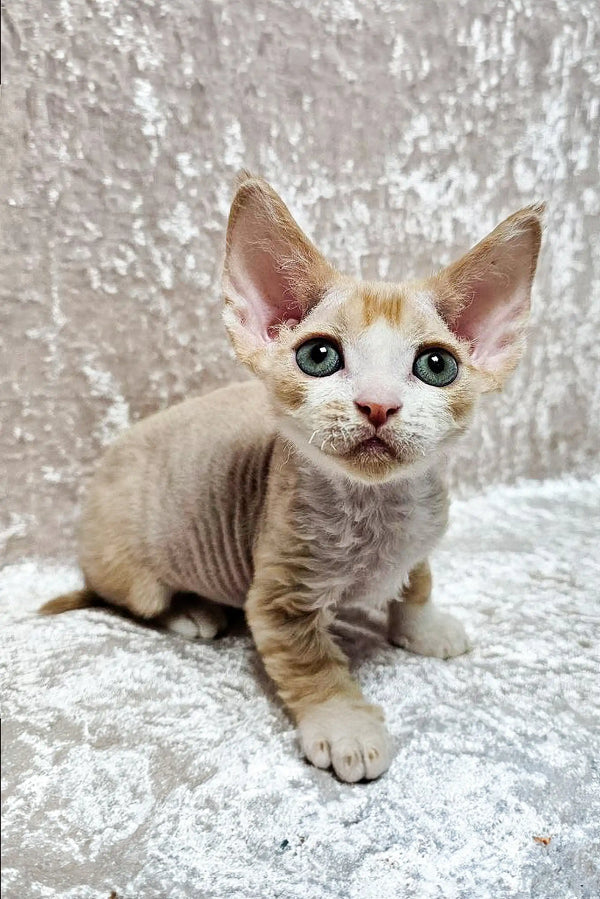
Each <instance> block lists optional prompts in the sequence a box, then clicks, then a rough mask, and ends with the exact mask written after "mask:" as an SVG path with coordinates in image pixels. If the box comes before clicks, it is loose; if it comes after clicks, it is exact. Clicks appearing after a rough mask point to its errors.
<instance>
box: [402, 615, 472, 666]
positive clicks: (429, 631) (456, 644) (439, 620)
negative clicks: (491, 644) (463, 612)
mask: <svg viewBox="0 0 600 899" xmlns="http://www.w3.org/2000/svg"><path fill="white" fill-rule="evenodd" d="M389 638H390V641H391V642H392V643H394V644H395V645H396V646H401V647H402V649H408V650H409V651H410V652H416V653H419V655H422V656H435V658H437V659H451V658H454V656H460V655H462V654H463V653H464V652H468V651H469V650H470V649H471V644H470V643H469V638H468V637H467V635H466V633H465V629H464V627H463V626H462V624H461V623H460V621H458V619H457V618H454V616H453V615H449V614H448V613H447V612H440V611H438V609H436V607H435V606H434V605H433V604H432V603H431V602H426V603H423V605H418V604H417V603H403V602H393V603H391V605H390V629H389Z"/></svg>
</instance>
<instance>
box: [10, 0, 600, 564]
mask: <svg viewBox="0 0 600 899" xmlns="http://www.w3.org/2000/svg"><path fill="white" fill-rule="evenodd" d="M598 19H599V12H598V4H597V3H596V2H590V3H577V2H572V0H568V2H567V0H556V2H550V0H546V2H533V0H522V2H514V3H509V2H498V0H463V2H456V3H453V2H450V3H449V2H446V0H438V2H435V0H427V2H423V3H414V2H412V0H406V2H392V0H375V2H371V0H370V2H366V0H365V2H353V0H345V2H321V3H315V2H310V0H292V2H290V0H274V2H270V3H267V2H248V0H237V2H233V0H232V2H225V3H223V2H216V0H214V2H210V0H203V2H198V0H162V2H144V0H96V2H83V0H61V2H55V3H47V2H44V0H21V2H14V0H13V2H11V0H7V3H6V9H3V30H2V41H3V51H4V52H3V79H4V82H5V83H4V86H3V89H2V96H1V129H2V134H1V142H0V152H1V158H0V163H1V165H0V186H1V189H0V199H1V205H0V234H1V246H0V251H1V252H0V264H1V266H2V269H1V277H0V291H1V306H0V312H1V321H0V352H1V360H2V362H1V366H2V370H1V383H0V403H1V423H2V433H1V437H0V454H1V456H0V458H1V460H2V461H1V468H0V474H1V475H2V479H3V480H4V479H6V487H7V500H6V501H3V502H2V506H1V508H0V534H1V537H2V539H1V542H0V551H1V552H2V554H3V557H4V559H6V560H11V559H16V558H17V557H19V556H21V555H22V554H23V553H25V552H32V551H33V552H36V553H39V554H42V555H64V556H70V555H71V554H72V552H73V523H74V521H75V518H76V509H77V502H78V500H79V498H80V496H81V490H82V486H83V484H84V482H85V478H84V476H85V475H86V474H87V473H88V472H89V470H90V468H91V466H92V464H93V461H94V459H95V458H96V457H97V456H98V453H99V451H100V449H101V446H102V444H104V443H106V442H107V441H108V440H110V439H111V437H112V436H113V435H114V434H116V433H117V432H118V430H119V429H120V428H122V427H123V426H125V425H126V424H127V423H128V422H129V421H132V420H135V419H137V418H138V417H139V416H140V415H145V414H147V413H149V412H151V411H153V410H155V409H157V408H159V407H162V406H165V405H168V404H170V403H172V402H174V401H177V400H179V399H181V398H183V397H185V396H187V395H189V394H191V393H196V392H200V391H204V390H207V389H209V388H211V387H212V386H214V385H215V384H217V383H221V382H223V381H226V380H228V379H230V378H232V377H233V376H234V375H236V374H237V369H236V365H235V363H234V361H233V357H232V354H231V351H230V350H229V348H228V345H227V342H226V339H225V336H224V333H223V329H222V326H221V323H220V315H219V297H218V276H219V267H220V257H221V251H222V236H223V229H224V225H225V220H226V214H227V207H228V201H229V198H230V194H231V186H232V181H233V177H234V174H235V172H236V171H237V169H238V168H239V167H241V166H242V165H245V166H248V167H250V168H252V169H254V170H256V171H258V172H260V173H262V174H263V175H265V176H266V177H267V178H268V179H270V180H271V181H272V182H273V184H274V185H275V187H276V188H277V189H278V190H279V191H280V192H281V193H282V195H283V196H284V198H285V199H286V200H287V202H288V203H289V205H290V206H291V208H292V211H293V212H294V213H295V214H296V216H297V218H298V219H299V221H300V223H301V224H302V225H303V226H304V227H305V228H306V229H307V230H308V232H309V233H310V234H311V235H312V236H313V237H314V239H315V240H316V242H317V244H318V245H319V246H320V247H321V248H322V249H323V250H324V251H325V252H326V253H328V254H329V256H330V257H331V259H332V260H333V261H334V262H335V263H336V264H337V265H338V266H340V267H341V268H342V269H345V270H348V271H350V272H352V273H361V272H362V273H363V274H364V275H366V276H369V277H373V276H375V277H385V278H390V279H393V278H402V277H405V276H406V275H410V274H413V273H423V272H427V271H429V270H430V269H431V268H433V267H436V266H438V265H440V264H442V263H445V262H448V261H449V260H450V259H451V258H452V257H454V256H455V255H457V254H458V253H460V252H462V251H463V250H464V249H466V248H467V247H468V246H469V245H470V244H471V243H473V242H474V241H475V240H476V239H478V238H479V237H481V236H482V235H483V234H484V233H485V232H486V231H488V230H489V229H490V228H491V227H492V226H493V225H494V224H495V223H496V222H497V221H498V220H499V219H501V218H502V217H504V216H505V215H507V214H508V213H510V212H512V211H513V210H514V209H516V208H518V207H519V206H521V205H524V204H526V203H529V202H532V201H534V200H539V199H544V198H545V199H546V200H547V201H548V204H549V212H548V232H547V236H546V242H545V248H544V252H543V257H542V264H541V271H540V276H539V278H538V281H537V285H536V309H535V315H534V321H533V329H532V339H531V342H530V347H529V351H528V355H527V358H526V360H525V361H524V363H523V364H522V366H521V368H520V370H519V373H518V375H517V376H516V377H515V379H514V380H513V381H512V383H511V386H510V389H509V390H508V392H507V393H505V395H504V396H502V397H498V398H493V399H492V400H490V401H488V402H487V403H486V405H485V408H484V409H483V410H482V412H481V414H480V416H479V418H478V421H477V424H476V427H475V428H474V430H473V432H472V434H471V436H470V438H469V439H468V440H467V441H466V442H465V444H464V449H463V453H462V460H461V462H460V464H459V465H458V466H457V468H456V470H455V475H456V481H457V482H458V484H459V485H461V486H462V488H463V489H467V490H468V489H477V488H479V487H481V486H482V485H483V484H485V483H487V482H491V481H511V480H514V479H515V478H516V477H519V476H532V477H541V476H546V475H557V474H560V473H562V472H565V471H571V472H573V473H576V474H584V473H586V472H588V471H589V469H590V467H596V465H597V461H596V453H597V448H598V445H599V424H598V422H599V420H600V414H599V412H600V402H599V393H598V381H599V379H598V366H599V364H600V357H599V353H598V349H597V340H598V334H597V331H598V325H599V323H600V309H599V292H600V291H599V280H600V279H599V261H598V245H599V240H598V237H599V234H598V220H599V214H600V190H599V183H598V145H599V140H600V127H599V105H600V98H599V94H600V62H599V54H598V45H599V41H600V34H599V31H600V26H599V21H598ZM594 251H595V255H593V252H594ZM2 486H3V492H4V485H2Z"/></svg>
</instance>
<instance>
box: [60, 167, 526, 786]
mask: <svg viewBox="0 0 600 899" xmlns="http://www.w3.org/2000/svg"><path fill="white" fill-rule="evenodd" d="M542 211H543V209H542V207H541V206H531V207H528V208H526V209H523V210H521V211H520V212H517V213H515V214H514V215H513V216H511V217H510V218H509V219H507V220H506V221H505V222H503V223H502V224H501V225H499V226H498V227H497V228H496V229H495V231H493V232H492V233H491V234H490V235H488V237H486V238H485V239H484V240H483V241H481V243H479V244H477V246H476V247H475V248H474V249H472V250H471V251H470V252H469V253H467V254H466V255H465V256H463V258H462V259H460V260H459V261H458V262H455V263H454V264H452V265H450V266H448V267H447V268H445V269H443V270H442V271H441V272H439V273H438V274H436V275H434V276H432V277H429V278H426V279H425V280H421V281H409V282H406V283H402V284H388V283H382V282H364V281H358V280H356V279H354V278H350V277H346V276H344V275H341V274H340V273H339V272H337V271H336V270H335V269H334V268H333V267H332V266H331V265H330V264H329V263H328V262H327V261H326V260H325V259H324V258H323V256H321V254H320V253H319V252H318V251H317V249H316V248H315V247H314V246H313V244H312V243H311V242H310V241H309V240H308V238H307V237H306V236H305V235H304V234H303V233H302V231H301V230H300V228H299V227H298V225H297V224H296V222H295V221H294V220H293V218H292V217H291V215H290V213H289V211H288V209H287V208H286V206H285V205H284V204H283V202H282V200H281V199H280V198H279V196H278V195H277V194H276V193H275V192H274V191H273V190H272V189H271V188H270V187H269V185H268V184H266V183H265V182H264V181H263V180H261V179H260V178H256V177H253V176H251V175H250V174H248V173H243V174H242V176H241V180H240V183H239V187H238V190H237V193H236V195H235V198H234V200H233V204H232V207H231V213H230V216H229V224H228V230H227V241H226V256H225V263H224V273H223V293H224V300H225V309H224V317H225V324H226V327H227V329H228V331H229V335H230V337H231V340H232V342H233V346H234V348H235V351H236V353H237V355H238V356H239V358H240V359H241V360H242V361H243V362H244V363H245V364H246V365H247V366H248V367H249V368H250V369H251V371H252V372H253V373H254V374H255V375H257V376H258V378H257V379H255V380H251V381H246V382H244V383H240V384H233V385H231V386H229V387H226V388H224V389H221V390H217V391H214V392H213V393H210V394H208V395H206V396H201V397H199V398H196V399H190V400H188V401H186V402H184V403H181V404H180V405H178V406H175V407H173V408H171V409H168V410H166V411H164V412H160V413H158V414H156V415H153V416H151V417H150V418H148V419H146V420H144V421H141V422H139V423H138V424H136V425H135V427H133V428H132V429H131V430H130V431H128V432H127V433H125V434H124V435H123V436H122V437H121V438H120V439H119V440H117V442H116V443H115V444H114V445H113V446H112V447H111V448H110V449H109V450H108V452H107V453H106V455H105V457H104V459H103V460H102V463H101V465H100V467H99V470H98V472H97V473H96V475H95V478H94V480H93V482H92V485H91V489H90V493H89V496H88V499H87V503H86V505H85V508H84V511H83V517H82V522H81V534H80V561H81V567H82V569H83V572H84V575H85V584H86V588H85V590H81V591H77V592H76V593H74V594H68V595H66V596H64V597H59V598H58V599H56V600H53V601H51V602H50V603H48V604H47V605H46V606H45V607H44V608H43V611H44V612H46V613H52V612H59V611H64V610H65V609H68V608H80V607H85V606H87V605H90V604H93V602H94V598H95V597H101V598H102V599H104V600H106V601H108V602H109V603H113V604H114V605H117V606H121V607H125V608H126V609H128V610H129V611H130V612H132V613H133V614H134V615H137V616H140V617H142V618H147V619H152V618H157V620H159V621H161V622H162V623H163V624H164V625H165V626H167V627H169V628H170V629H172V630H174V631H177V632H179V633H182V634H184V635H186V636H190V637H195V636H201V637H204V638H209V637H213V636H215V635H216V633H217V632H218V631H219V630H220V629H222V627H223V625H224V620H225V619H224V616H223V610H222V606H223V605H225V606H227V605H228V606H238V607H242V606H243V607H244V608H245V612H246V616H247V620H248V624H249V626H250V629H251V631H252V635H253V637H254V640H255V642H256V646H257V648H258V651H259V653H260V655H261V656H262V659H263V662H264V664H265V668H266V670H267V671H268V673H269V674H270V676H271V677H272V678H273V680H274V681H275V683H276V685H277V688H278V690H279V694H280V696H281V698H282V700H283V702H284V703H285V705H286V706H287V708H288V710H289V711H290V712H291V714H292V716H293V718H294V719H295V721H296V723H297V726H298V729H299V735H300V740H301V745H302V749H303V751H304V753H305V755H306V757H307V758H308V759H309V760H310V761H311V762H312V763H313V764H314V765H316V766H317V767H319V768H327V767H330V766H331V767H332V768H333V769H334V771H335V773H336V774H337V775H338V777H339V778H341V779H342V780H344V781H357V780H360V779H362V778H368V779H371V778H375V777H378V776H379V775H380V774H381V773H382V772H384V771H385V770H386V769H387V768H388V766H389V764H390V756H391V752H390V740H389V736H388V733H387V731H386V729H385V726H384V721H383V714H382V712H381V710H380V709H379V708H378V707H377V706H373V705H371V704H370V703H368V702H367V701H366V699H365V698H364V697H363V695H362V693H361V691H360V688H359V686H358V684H357V683H356V682H355V681H354V680H353V679H352V677H351V676H350V674H349V671H348V665H347V660H346V658H345V657H344V655H343V653H342V652H341V650H340V648H339V647H338V646H337V645H336V643H335V642H334V641H333V640H332V638H331V637H330V635H329V632H328V627H329V625H330V623H331V621H332V620H333V618H334V616H335V613H336V610H337V609H338V608H340V607H341V606H343V605H344V604H345V603H349V602H351V601H352V602H356V601H358V602H361V603H364V604H365V605H371V606H373V605H374V604H384V603H385V604H388V605H389V638H390V640H391V642H392V643H394V644H396V645H398V646H402V647H404V648H405V649H409V650H412V651H413V652H417V653H422V654H425V655H430V656H438V657H440V658H449V657H452V656H455V655H458V654H460V653H463V652H465V651H467V649H468V641H467V637H466V635H465V632H464V630H463V627H462V625H461V624H460V623H459V622H458V621H456V620H455V619H454V618H453V617H451V616H450V615H448V614H446V613H445V612H441V611H439V610H438V609H437V608H436V607H435V606H434V605H433V604H432V602H431V598H430V593H431V575H430V571H429V566H428V563H427V557H428V556H429V553H430V552H431V550H432V549H433V547H434V546H435V545H436V543H437V542H438V540H439V539H440V537H441V536H442V534H443V532H444V529H445V527H446V521H447V496H446V488H445V486H444V475H443V469H444V461H445V459H446V457H447V456H448V454H449V453H450V452H451V450H452V448H453V446H454V444H455V442H456V439H457V437H458V436H459V435H460V434H462V433H463V431H464V430H465V428H466V427H467V424H468V421H469V418H470V416H471V413H472V411H473V408H474V406H475V404H476V401H477V399H478V397H479V395H480V394H481V393H485V392H487V391H489V390H493V389H496V388H499V387H501V386H502V384H503V383H504V381H505V379H506V378H507V376H508V375H509V373H510V372H511V371H512V369H513V368H514V367H515V365H516V363H517V361H518V359H519V356H520V355H521V351H522V348H523V341H524V331H525V325H526V320H527V316H528V310H529V301H530V291H531V282H532V279H533V275H534V272H535V267H536V261H537V256H538V251H539V246H540V240H541V215H542ZM177 591H188V592H192V593H196V594H198V595H199V596H200V597H203V600H200V599H198V601H197V602H195V603H190V604H189V606H188V607H187V608H185V607H181V606H179V607H178V608H171V599H172V597H173V595H174V593H175V592H177ZM159 616H160V617H159Z"/></svg>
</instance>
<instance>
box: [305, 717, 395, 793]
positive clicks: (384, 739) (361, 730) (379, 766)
mask: <svg viewBox="0 0 600 899" xmlns="http://www.w3.org/2000/svg"><path fill="white" fill-rule="evenodd" d="M298 729H299V732H300V740H301V743H302V750H303V752H304V754H305V756H306V758H307V759H308V760H309V762H312V764H313V765H315V766H316V767H317V768H329V767H330V766H331V767H332V768H333V770H334V771H335V773H336V774H337V776H338V777H339V778H340V780H344V781H346V782H348V783H355V782H356V781H357V780H362V779H363V778H366V779H367V780H373V779H374V778H375V777H379V775H380V774H383V772H384V771H387V769H388V768H389V766H390V762H391V758H392V743H391V738H390V735H389V734H388V732H387V730H386V727H385V725H384V723H383V712H382V711H381V709H380V708H379V707H378V706H374V705H368V704H367V703H364V702H357V701H355V700H354V701H353V700H346V699H330V700H329V701H327V702H324V703H321V704H320V705H317V706H314V707H312V708H310V709H309V710H308V711H307V712H305V713H304V715H303V716H302V718H301V719H300V721H299V724H298Z"/></svg>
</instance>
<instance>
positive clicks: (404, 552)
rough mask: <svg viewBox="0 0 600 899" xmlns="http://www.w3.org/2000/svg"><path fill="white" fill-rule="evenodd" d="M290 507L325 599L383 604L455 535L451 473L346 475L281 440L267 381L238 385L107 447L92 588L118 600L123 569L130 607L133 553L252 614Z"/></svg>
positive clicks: (88, 538) (91, 521) (88, 555)
mask: <svg viewBox="0 0 600 899" xmlns="http://www.w3.org/2000/svg"><path fill="white" fill-rule="evenodd" d="M278 506H281V507H282V508H281V509H277V507H278ZM267 509H268V510H269V511H268V514H267ZM278 514H279V515H280V514H284V515H285V516H286V518H287V520H288V523H289V524H290V525H291V527H292V529H293V533H294V536H295V541H296V543H297V546H298V547H300V545H302V546H303V547H305V548H306V550H307V551H308V549H309V551H310V554H311V558H312V566H311V567H312V571H311V577H310V581H309V583H307V585H306V586H307V589H308V590H309V591H310V593H311V594H312V595H313V597H314V603H315V606H319V605H325V604H328V603H329V604H331V603H334V604H338V603H340V602H352V603H356V602H367V603H370V604H374V605H375V604H377V605H379V606H381V605H383V604H385V603H386V602H387V601H389V600H390V599H392V598H394V597H395V596H397V595H398V594H399V592H401V590H402V587H403V585H404V582H405V581H406V579H407V577H408V574H409V573H410V571H411V569H412V568H413V567H414V566H415V564H417V562H419V561H420V560H421V559H423V558H426V557H427V555H428V554H429V552H430V551H431V549H432V548H433V546H434V545H435V543H436V542H437V540H438V539H439V537H440V536H441V535H442V533H443V532H444V529H445V526H446V518H447V494H446V490H445V486H444V482H443V479H442V477H441V476H440V474H439V472H438V470H437V468H434V469H433V470H426V471H424V472H423V473H422V474H421V475H419V476H418V477H415V478H411V479H409V480H405V479H402V480H397V481H392V482H391V483H386V484H382V485H377V486H373V485H369V484H361V483H353V482H352V481H350V480H349V479H347V478H344V479H332V478H331V477H330V476H328V475H327V474H325V473H323V472H322V471H320V470H319V468H317V467H316V466H315V465H314V463H313V462H312V461H311V460H309V459H306V458H303V457H302V456H301V455H300V454H299V453H298V452H297V450H295V449H294V447H293V446H292V445H291V444H290V443H289V442H288V441H287V440H285V438H282V437H280V436H279V435H278V434H277V430H276V424H275V420H274V416H272V415H271V414H269V409H268V396H267V392H266V389H265V387H264V386H263V385H262V384H261V383H260V382H259V381H256V380H252V381H245V382H241V383H238V384H231V385H229V386H227V387H224V388H221V389H220V390H217V391H214V392H212V393H210V394H207V395H205V396H202V397H198V398H194V399H190V400H187V401H185V402H183V403H180V404H179V405H177V406H173V407H171V408H170V409H167V410H165V411H163V412H159V413H157V414H155V415H152V416H150V417H149V418H147V419H144V420H143V421H141V422H139V423H138V424H137V425H135V426H134V427H132V428H131V429H130V430H129V431H127V432H126V433H125V434H123V435H122V436H121V437H120V439H119V440H117V441H116V443H115V444H114V445H113V446H112V447H110V449H109V450H108V451H107V453H106V454H105V456H104V458H103V460H102V462H101V464H100V466H99V469H98V471H97V472H96V475H95V477H94V479H93V482H92V484H91V487H90V492H89V495H88V497H87V500H86V504H85V506H84V510H83V515H82V521H81V527H80V547H81V548H80V560H81V564H82V567H83V570H84V573H85V576H86V581H87V584H88V586H89V588H90V589H92V590H94V591H95V592H97V593H98V594H100V595H103V594H106V592H107V589H106V588H107V584H106V579H107V566H108V565H111V566H112V568H113V571H114V573H115V581H116V583H115V588H116V589H115V588H113V591H111V592H112V593H113V601H118V599H119V588H118V582H119V581H121V580H122V581H126V580H127V576H126V574H123V573H122V571H121V569H123V568H124V569H126V568H127V565H128V563H129V559H130V558H131V556H132V554H133V555H135V557H136V559H138V560H139V561H140V563H141V564H142V565H143V567H144V568H147V569H148V570H149V571H151V572H152V573H153V575H154V576H155V578H156V579H157V581H159V582H160V583H161V584H164V585H166V586H167V587H169V588H170V589H171V590H172V592H178V591H185V592H190V593H196V594H198V595H199V596H201V597H203V598H204V599H207V600H211V601H212V602H215V603H221V604H223V605H226V606H234V607H238V608H241V607H243V606H244V604H245V601H246V597H247V594H248V590H249V588H250V585H251V583H252V579H253V574H254V567H255V563H254V551H255V547H256V546H257V545H258V544H259V543H260V542H261V540H263V541H268V540H269V538H270V536H272V537H273V539H275V541H276V543H277V542H278V541H277V535H276V534H272V535H271V534H270V533H269V531H272V527H271V528H267V527H266V518H267V517H268V518H269V519H270V520H272V519H273V518H274V517H275V516H277V515H278ZM272 551H273V553H276V552H277V546H275V547H273V548H272ZM126 600H127V595H126V592H124V594H123V600H122V601H123V602H124V603H125V604H126ZM150 611H152V612H153V610H150ZM160 611H162V609H161V610H160ZM138 614H148V613H146V612H145V610H144V608H143V607H140V608H139V609H138Z"/></svg>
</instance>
